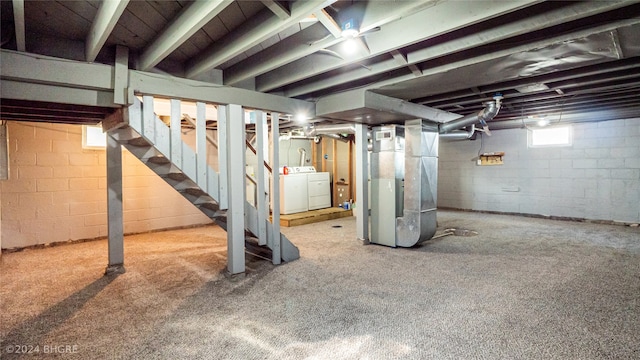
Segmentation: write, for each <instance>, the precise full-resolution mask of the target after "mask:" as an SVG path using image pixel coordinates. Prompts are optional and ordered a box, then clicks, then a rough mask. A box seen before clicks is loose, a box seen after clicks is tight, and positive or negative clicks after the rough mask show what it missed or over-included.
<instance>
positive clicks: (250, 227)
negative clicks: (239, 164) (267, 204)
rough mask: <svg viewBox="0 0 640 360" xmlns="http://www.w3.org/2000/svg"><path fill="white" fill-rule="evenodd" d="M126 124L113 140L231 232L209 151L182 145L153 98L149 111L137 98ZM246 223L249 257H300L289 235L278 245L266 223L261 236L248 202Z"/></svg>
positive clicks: (222, 162) (276, 261)
mask: <svg viewBox="0 0 640 360" xmlns="http://www.w3.org/2000/svg"><path fill="white" fill-rule="evenodd" d="M172 101H174V100H172ZM175 101H177V100H175ZM202 106H203V107H204V104H202ZM145 107H147V109H145ZM202 116H203V117H204V111H202ZM172 118H173V116H172ZM123 120H124V121H123V122H122V123H121V124H119V125H118V126H117V127H115V128H113V129H111V130H108V131H107V133H108V135H109V136H111V137H112V138H113V139H114V140H116V141H117V142H118V143H119V144H120V145H122V146H124V147H125V148H126V149H127V150H129V151H130V152H131V153H132V154H133V155H134V156H135V157H137V158H138V159H140V161H142V162H143V163H144V164H145V165H146V166H147V167H149V168H150V169H151V170H152V171H153V172H154V173H156V174H157V175H158V176H160V177H161V178H162V179H163V180H164V181H165V182H167V183H168V184H169V185H171V187H173V188H174V189H175V190H176V191H178V192H179V193H180V194H182V196H183V197H184V198H186V199H187V200H189V202H191V203H192V204H193V205H195V206H196V207H197V208H198V209H200V211H202V212H203V213H204V214H205V215H207V216H208V217H209V218H211V219H212V220H213V221H214V222H215V223H216V224H218V225H219V226H220V227H222V228H223V229H225V231H226V230H227V225H228V224H227V204H226V199H227V197H226V196H227V194H226V186H225V184H226V181H224V179H222V180H221V175H220V173H219V172H217V171H215V170H214V169H213V168H212V167H211V166H209V165H207V163H206V158H205V159H203V158H202V157H203V156H205V157H206V149H205V151H202V153H198V152H196V151H194V150H192V149H191V147H189V146H188V145H187V144H185V143H184V142H183V141H182V139H181V138H180V137H179V136H180V129H179V128H180V126H181V125H180V122H179V121H176V120H175V119H172V121H171V127H177V128H178V129H175V128H174V129H171V128H170V127H169V126H167V125H166V124H165V123H164V122H163V121H162V120H161V119H160V118H158V117H157V116H155V114H153V98H151V97H146V96H145V97H144V105H143V103H142V102H140V101H139V100H138V99H137V98H136V101H135V102H134V104H133V105H131V106H130V107H129V109H128V110H127V111H125V113H124V116H123ZM201 124H204V121H203V122H202V123H201ZM175 130H178V131H175ZM176 133H177V135H176ZM176 136H177V137H178V138H177V139H176ZM201 149H202V148H200V150H201ZM219 164H220V169H221V170H222V167H224V166H226V161H225V159H219ZM244 217H245V251H246V252H247V253H250V254H253V255H256V256H259V257H262V258H266V259H269V260H271V261H272V262H273V263H274V264H279V263H280V262H281V261H285V262H288V261H293V260H296V259H298V258H299V257H300V253H299V250H298V248H297V247H296V246H295V245H293V244H292V243H291V242H290V241H289V239H287V237H286V236H285V235H284V234H282V233H280V238H279V239H273V237H274V236H272V235H271V234H272V233H273V224H272V223H271V222H269V221H268V220H266V224H264V227H263V229H266V230H267V231H266V232H264V231H261V230H260V226H259V225H260V224H259V221H258V219H259V216H258V209H256V207H254V206H253V205H252V204H251V203H249V202H246V201H245V209H244ZM262 218H265V217H262ZM268 218H269V216H268V214H267V216H266V219H268ZM260 233H262V234H260ZM276 241H278V242H279V244H276V243H275V242H276ZM277 245H279V246H277ZM274 248H275V249H279V252H280V256H279V257H278V256H277V255H276V254H274V253H273V251H272V250H273V249H274Z"/></svg>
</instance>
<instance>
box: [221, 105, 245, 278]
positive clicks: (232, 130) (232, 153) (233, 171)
mask: <svg viewBox="0 0 640 360" xmlns="http://www.w3.org/2000/svg"><path fill="white" fill-rule="evenodd" d="M243 115H244V114H243V111H242V106H240V105H227V120H228V122H227V146H226V147H227V149H228V152H227V165H228V171H227V174H228V175H227V176H228V184H229V210H228V211H227V270H228V271H229V273H230V274H231V275H235V274H240V273H244V271H245V256H244V241H245V240H244V232H245V222H244V203H245V197H246V196H245V191H246V189H245V171H246V170H245V145H244V144H245V127H244V116H243ZM221 147H222V146H221Z"/></svg>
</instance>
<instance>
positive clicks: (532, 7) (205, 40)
mask: <svg viewBox="0 0 640 360" xmlns="http://www.w3.org/2000/svg"><path fill="white" fill-rule="evenodd" d="M105 4H106V3H103V2H102V1H97V0H89V1H82V0H74V1H24V2H23V1H2V2H0V6H1V9H0V10H1V16H2V19H1V20H2V48H3V49H11V50H20V51H26V52H30V53H36V54H42V55H49V56H55V57H61V58H66V59H72V60H78V61H89V62H93V61H96V62H103V63H111V64H112V63H113V62H114V57H115V46H116V45H122V46H126V47H127V48H129V51H130V56H131V61H130V67H131V68H135V69H139V70H145V71H154V72H166V73H170V74H172V75H175V76H179V77H186V78H193V79H198V80H204V81H211V82H216V83H220V82H222V83H223V84H225V85H228V86H236V87H243V88H248V89H252V90H257V91H261V92H265V93H272V94H278V95H283V96H287V97H292V98H298V99H304V100H312V101H318V100H319V99H322V98H325V97H329V96H339V95H336V94H337V93H341V92H345V91H353V90H354V89H368V90H370V91H372V92H375V93H378V94H382V95H386V96H389V97H394V98H398V99H401V100H406V101H408V102H411V103H415V104H421V105H426V106H430V107H434V108H437V109H441V110H445V111H448V112H453V113H456V114H460V115H467V114H470V113H473V112H477V111H478V110H480V109H482V107H483V105H482V102H483V101H486V100H489V99H491V98H492V97H493V96H495V95H496V94H501V95H502V96H503V97H504V100H503V108H502V110H501V111H500V113H499V114H498V116H497V117H496V118H495V119H494V120H493V121H494V123H498V122H504V124H505V125H506V124H511V125H513V124H514V122H517V121H519V120H522V119H523V118H527V117H530V116H555V117H556V118H558V119H562V120H563V121H600V120H609V119H614V118H628V117H639V116H640V100H638V96H637V93H638V92H639V91H640V4H639V2H638V1H588V2H575V1H534V0H520V1H352V0H349V1H331V0H324V1H318V0H304V1H302V0H299V1H276V0H262V1H246V0H242V1H205V2H202V1H183V0H179V1H114V2H110V3H109V4H110V6H107V5H105ZM14 6H15V7H16V8H14ZM118 7H119V9H118ZM109 8H112V9H109ZM105 14H106V15H111V16H110V17H108V16H107V17H106V19H107V20H109V21H107V22H108V24H107V25H111V26H110V27H109V26H107V27H106V28H105V27H100V26H99V25H100V24H101V22H100V21H99V19H100V18H101V17H105ZM110 19H112V20H110ZM103 21H104V19H103ZM347 22H350V23H352V24H355V26H356V27H357V30H359V34H360V35H361V36H359V37H357V38H355V48H353V49H352V50H353V52H352V53H348V51H347V48H346V46H345V45H346V44H347V40H345V39H344V38H343V37H342V36H341V29H340V28H341V26H342V25H343V24H345V23H347ZM92 29H94V31H93V32H92ZM96 29H97V30H96ZM96 31H97V34H96ZM16 34H17V35H16ZM94 35H96V36H94ZM178 35H179V36H178ZM101 36H102V37H104V38H105V39H104V42H103V44H102V45H101V44H100V42H99V41H98V42H96V40H95V38H96V37H98V38H99V37H101ZM3 114H4V110H3ZM344 114H345V115H344V117H342V118H335V117H333V119H328V118H327V119H316V121H320V122H322V121H325V122H336V121H338V122H340V121H348V122H358V121H357V120H356V117H358V116H362V111H358V110H357V109H356V110H355V111H352V112H351V113H349V112H344ZM378 115H380V116H381V118H380V119H379V120H378V121H377V123H380V122H386V121H390V122H394V121H397V119H399V118H402V117H394V116H387V117H383V116H382V115H381V114H378Z"/></svg>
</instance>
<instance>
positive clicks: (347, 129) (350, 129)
mask: <svg viewBox="0 0 640 360" xmlns="http://www.w3.org/2000/svg"><path fill="white" fill-rule="evenodd" d="M304 133H305V135H307V136H311V137H313V136H316V135H332V134H355V133H356V126H355V125H354V124H330V125H316V126H307V127H305V128H304Z"/></svg>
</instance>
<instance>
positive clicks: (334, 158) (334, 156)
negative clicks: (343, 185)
mask: <svg viewBox="0 0 640 360" xmlns="http://www.w3.org/2000/svg"><path fill="white" fill-rule="evenodd" d="M331 146H332V149H331V173H332V175H331V179H333V181H332V185H331V189H333V206H334V207H335V206H338V205H339V204H340V201H339V199H338V185H337V183H338V140H336V139H332V140H331Z"/></svg>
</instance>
